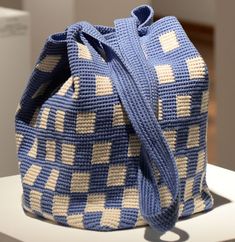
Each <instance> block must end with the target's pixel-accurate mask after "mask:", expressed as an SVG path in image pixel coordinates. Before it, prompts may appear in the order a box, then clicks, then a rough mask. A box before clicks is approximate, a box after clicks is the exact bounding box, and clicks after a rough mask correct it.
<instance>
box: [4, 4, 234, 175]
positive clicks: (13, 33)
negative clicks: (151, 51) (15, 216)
mask: <svg viewBox="0 0 235 242" xmlns="http://www.w3.org/2000/svg"><path fill="white" fill-rule="evenodd" d="M140 4H150V5H152V6H153V8H154V9H155V13H156V16H155V19H158V18H161V17H163V16H166V15H174V16H176V17H177V18H178V19H179V20H180V22H181V23H182V25H183V27H184V29H185V31H186V32H187V34H188V35H189V37H190V38H191V40H192V42H193V43H194V44H195V46H196V47H197V48H198V49H199V52H200V53H201V55H202V56H203V57H204V59H205V61H206V63H207V65H208V67H209V73H210V103H209V129H208V158H209V163H212V164H217V165H219V166H222V167H226V168H228V169H232V170H235V156H234V153H233V152H234V148H233V147H234V140H233V138H234V137H235V125H234V124H235V114H234V106H233V105H235V95H234V91H235V80H233V79H234V70H235V28H234V24H235V15H234V12H233V11H234V9H235V1H234V0H226V1H221V0H197V1H193V0H177V1H172V0H152V1H143V0H128V1H127V0H118V1H117V0H116V1H114V0H109V1H107V0H106V1H104V0H99V1H91V0H86V1H82V0H40V1H37V0H0V7H1V8H0V55H1V56H0V63H1V65H0V73H1V77H0V78H1V89H0V115H1V118H0V177H1V176H7V175H13V174H16V173H17V161H16V156H15V139H14V114H15V110H16V107H17V103H18V101H19V98H20V95H21V94H22V91H23V89H24V87H25V84H26V80H27V79H28V77H29V75H30V73H31V70H32V67H33V65H34V63H35V61H36V58H37V56H38V54H39V53H40V50H41V48H42V46H43V44H44V42H45V40H46V38H47V37H48V35H50V34H51V33H54V32H60V31H63V30H64V29H65V28H66V26H67V25H69V24H71V23H73V22H76V21H80V20H87V21H90V22H91V23H95V24H103V25H113V20H114V19H115V18H120V17H126V16H128V15H129V14H130V10H131V9H132V8H134V7H136V6H138V5H140ZM6 8H8V9H6Z"/></svg>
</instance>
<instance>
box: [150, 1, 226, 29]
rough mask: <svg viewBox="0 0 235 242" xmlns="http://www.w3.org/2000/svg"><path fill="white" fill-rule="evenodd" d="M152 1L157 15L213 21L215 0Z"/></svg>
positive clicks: (199, 21) (204, 21)
mask: <svg viewBox="0 0 235 242" xmlns="http://www.w3.org/2000/svg"><path fill="white" fill-rule="evenodd" d="M152 2H153V6H154V8H155V11H156V12H157V13H158V14H159V15H164V16H165V15H173V16H176V17H179V18H181V19H185V20H188V21H192V22H198V23H202V24H207V25H214V23H215V0H196V1H194V0H177V1H174V0H153V1H152ZM223 2H224V1H223Z"/></svg>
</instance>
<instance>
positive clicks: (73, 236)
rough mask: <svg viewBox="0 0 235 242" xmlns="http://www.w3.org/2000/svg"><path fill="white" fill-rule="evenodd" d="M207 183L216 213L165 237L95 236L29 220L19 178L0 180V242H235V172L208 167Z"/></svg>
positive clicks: (140, 232)
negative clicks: (22, 204) (23, 206)
mask: <svg viewBox="0 0 235 242" xmlns="http://www.w3.org/2000/svg"><path fill="white" fill-rule="evenodd" d="M207 183H208V186H209V188H210V190H211V191H212V192H213V195H214V199H215V206H214V209H213V210H212V211H210V212H208V213H204V214H200V215H198V216H193V217H192V218H189V219H185V220H181V221H179V222H177V223H176V226H175V228H173V230H172V231H169V232H167V233H165V234H162V233H159V232H156V231H153V230H152V229H151V228H150V227H149V226H145V227H140V228H135V229H130V230H121V231H113V232H96V231H87V230H80V229H74V228H68V227H64V226H60V225H55V224H52V223H49V222H45V221H41V220H38V219H34V218H31V217H29V216H26V215H25V214H24V212H23V210H22V208H21V194H22V188H21V183H20V177H19V175H16V176H9V177H3V178H0V192H1V193H0V194H1V205H0V241H1V242H5V241H26V242H32V241H33V242H42V241H43V242H47V241H48V242H54V241H55V242H60V241H63V242H64V241H66V242H73V241H76V242H93V241H94V242H106V241H109V242H116V241H117V242H121V241H124V242H125V241H128V242H132V241H134V242H140V241H152V242H155V241H196V242H204V241H206V242H210V241H213V242H215V241H216V242H219V241H230V242H231V241H235V187H234V185H235V172H234V171H230V170H227V169H224V168H220V167H218V166H214V165H208V166H207Z"/></svg>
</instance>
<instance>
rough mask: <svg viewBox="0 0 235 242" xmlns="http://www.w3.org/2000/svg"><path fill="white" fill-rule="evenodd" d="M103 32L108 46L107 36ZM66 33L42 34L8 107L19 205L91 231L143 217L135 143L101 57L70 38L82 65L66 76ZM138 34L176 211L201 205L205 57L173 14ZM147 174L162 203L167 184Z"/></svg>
mask: <svg viewBox="0 0 235 242" xmlns="http://www.w3.org/2000/svg"><path fill="white" fill-rule="evenodd" d="M103 31H104V32H106V33H107V39H108V41H109V42H110V43H111V44H113V45H114V46H115V45H116V39H115V34H114V33H113V32H112V31H111V29H109V28H106V29H104V30H103ZM108 32H109V33H108ZM104 34H105V33H104ZM65 38H66V34H65V33H58V34H55V35H53V36H50V38H49V39H48V40H47V42H46V44H45V47H44V49H43V50H42V53H41V55H40V57H39V59H38V61H37V64H36V66H35V68H34V70H33V73H32V75H31V77H30V80H29V83H28V85H27V88H26V90H25V93H24V95H23V97H22V99H21V102H20V105H19V110H18V111H17V114H16V140H17V151H18V158H19V162H20V165H19V166H20V173H21V177H22V184H23V206H24V209H25V210H27V211H29V212H31V213H34V214H36V215H38V216H40V217H44V218H46V219H50V220H54V221H56V222H58V223H60V224H64V225H68V226H73V227H77V228H85V229H92V230H115V229H123V228H132V227H135V226H140V225H143V224H146V221H144V219H143V218H142V216H141V213H140V208H139V190H138V172H139V169H140V165H139V163H140V159H141V144H140V141H139V138H138V137H137V135H136V133H135V131H134V129H133V127H132V124H131V122H130V121H129V119H128V115H127V113H126V112H125V110H124V108H123V105H122V103H121V101H120V98H119V95H118V92H117V90H116V87H115V85H114V83H113V81H112V79H111V76H110V73H109V71H110V70H109V68H108V65H107V63H106V62H105V60H104V58H103V57H102V56H101V55H100V54H99V53H98V52H97V51H96V50H95V49H94V48H93V47H92V45H90V44H89V43H88V42H82V41H78V43H77V53H76V56H74V58H78V60H79V63H80V68H83V71H81V74H80V76H71V72H70V66H69V62H68V56H67V48H66V39H65ZM140 42H141V46H142V48H143V51H144V54H145V57H146V61H148V62H149V63H151V66H152V68H153V70H154V71H155V77H156V82H155V88H157V89H158V100H155V101H156V103H157V105H156V107H157V111H156V117H157V118H158V121H159V123H160V126H161V128H162V130H163V135H164V137H165V139H166V141H167V143H168V145H169V147H170V149H171V151H172V152H173V154H174V157H175V161H176V164H177V168H178V175H179V179H180V189H181V201H180V207H179V217H185V216H189V215H191V214H194V213H197V212H200V211H205V210H208V209H210V208H211V207H212V203H213V202H212V197H211V195H210V192H209V190H208V188H207V185H206V181H205V172H206V162H207V155H206V154H207V151H206V128H207V106H208V73H207V68H206V65H205V63H204V61H203V59H202V57H201V56H200V55H199V53H198V52H197V51H196V49H195V48H194V47H193V46H192V44H191V43H190V41H189V40H188V38H187V37H186V35H185V33H184V31H183V30H182V28H181V26H180V24H179V23H178V21H177V20H176V19H175V18H172V17H168V18H164V19H162V20H160V21H159V22H156V23H154V24H153V25H152V26H151V31H150V32H149V33H148V34H147V35H146V36H144V37H141V38H140ZM143 85H145V86H146V84H145V83H143ZM146 88H148V87H147V86H146ZM153 169H154V168H153ZM154 174H155V178H156V180H157V183H158V185H159V192H160V204H161V207H163V208H164V207H168V206H169V205H170V204H171V202H172V195H171V192H170V191H169V188H168V187H167V186H166V184H164V181H163V180H162V178H161V174H160V173H159V171H158V170H157V169H156V170H155V171H154Z"/></svg>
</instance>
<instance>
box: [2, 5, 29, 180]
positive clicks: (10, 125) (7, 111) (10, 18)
mask: <svg viewBox="0 0 235 242" xmlns="http://www.w3.org/2000/svg"><path fill="white" fill-rule="evenodd" d="M3 16H7V17H3ZM0 26H1V28H0V53H1V57H0V73H1V75H0V81H1V88H0V177H1V176H6V175H12V174H16V173H17V171H18V165H17V163H18V162H17V158H16V148H15V147H16V146H15V128H14V121H15V111H16V108H17V104H18V103H19V99H20V96H21V94H22V92H23V89H24V87H25V84H26V80H27V79H28V76H29V72H30V47H29V46H30V37H29V28H30V26H29V15H28V13H26V12H22V11H19V10H11V9H10V10H6V9H5V8H0ZM19 26H21V27H20V28H19ZM13 29H14V30H16V31H17V29H18V33H17V32H16V31H12V30H13Z"/></svg>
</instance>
